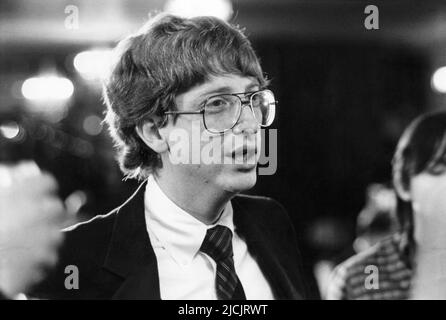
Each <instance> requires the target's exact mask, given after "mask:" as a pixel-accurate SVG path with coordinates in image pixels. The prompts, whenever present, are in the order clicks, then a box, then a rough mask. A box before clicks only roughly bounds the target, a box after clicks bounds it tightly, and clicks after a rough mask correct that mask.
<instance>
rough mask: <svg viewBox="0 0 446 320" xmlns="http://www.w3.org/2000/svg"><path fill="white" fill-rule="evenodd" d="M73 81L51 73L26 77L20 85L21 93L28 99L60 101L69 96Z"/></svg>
mask: <svg viewBox="0 0 446 320" xmlns="http://www.w3.org/2000/svg"><path fill="white" fill-rule="evenodd" d="M73 91H74V86H73V83H72V82H71V81H70V80H69V79H67V78H63V77H59V76H55V75H51V76H41V77H34V78H29V79H26V80H25V81H24V82H23V85H22V94H23V96H24V97H25V98H26V99H28V100H34V101H42V102H43V101H61V100H67V99H68V98H70V97H71V95H72V94H73Z"/></svg>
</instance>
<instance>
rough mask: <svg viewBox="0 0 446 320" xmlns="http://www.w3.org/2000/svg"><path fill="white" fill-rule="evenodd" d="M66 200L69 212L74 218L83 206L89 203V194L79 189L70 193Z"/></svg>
mask: <svg viewBox="0 0 446 320" xmlns="http://www.w3.org/2000/svg"><path fill="white" fill-rule="evenodd" d="M64 202H65V207H66V208H67V212H68V213H69V214H70V215H72V218H74V217H75V215H76V214H77V213H78V212H79V210H80V209H81V208H82V206H84V205H85V204H86V203H87V194H86V193H85V192H84V191H82V190H77V191H75V192H73V193H72V194H70V195H69V196H68V197H67V198H66V199H65V201H64Z"/></svg>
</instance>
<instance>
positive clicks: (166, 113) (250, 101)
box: [164, 89, 279, 134]
mask: <svg viewBox="0 0 446 320" xmlns="http://www.w3.org/2000/svg"><path fill="white" fill-rule="evenodd" d="M263 91H269V92H271V94H272V95H273V97H274V98H275V96H274V92H272V91H271V90H269V89H261V90H257V91H251V92H241V93H221V94H216V95H213V96H210V97H207V98H206V100H204V101H203V102H202V105H203V107H201V109H199V110H196V111H165V112H164V115H169V114H173V115H175V114H202V115H203V124H204V128H205V129H206V130H207V131H208V132H210V133H213V134H223V133H225V132H227V131H229V130H232V129H233V128H234V127H235V126H236V125H237V123H238V122H239V120H240V117H241V116H242V113H243V107H244V106H247V105H248V106H249V108H250V109H251V112H252V114H253V116H254V119H255V120H256V122H257V124H258V125H259V126H260V127H261V128H265V127H268V126H270V125H262V124H260V123H259V121H258V120H257V117H256V116H255V113H254V109H253V106H252V96H253V95H254V94H256V93H259V92H263ZM228 95H229V96H235V97H237V98H239V100H240V111H239V114H238V116H237V120H236V121H235V122H234V124H233V125H232V126H231V127H230V128H227V129H225V130H223V131H218V132H217V131H211V130H209V128H208V127H207V125H206V121H205V120H204V112H205V109H206V103H207V102H208V101H209V100H210V99H212V98H215V97H219V96H228ZM241 95H243V96H244V97H249V101H246V100H245V101H243V100H242V98H241V97H240V96H241ZM278 102H279V101H277V100H274V106H276V105H277V104H278Z"/></svg>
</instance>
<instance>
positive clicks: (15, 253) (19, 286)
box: [0, 162, 67, 297]
mask: <svg viewBox="0 0 446 320" xmlns="http://www.w3.org/2000/svg"><path fill="white" fill-rule="evenodd" d="M56 190H57V182H56V180H55V179H54V178H53V177H52V176H50V175H48V174H45V173H42V172H40V170H39V168H38V167H37V165H36V164H35V163H33V162H24V163H21V164H19V165H17V166H4V165H0V291H1V292H2V293H3V294H6V295H7V296H10V297H13V296H15V295H16V294H18V293H20V292H24V291H25V290H26V289H27V288H28V287H29V286H31V285H33V284H35V283H36V282H38V281H39V280H41V279H42V278H43V276H44V270H45V269H46V268H48V267H51V266H53V265H54V264H55V263H56V262H57V249H58V247H59V245H60V244H61V243H62V241H63V234H62V233H61V232H60V227H61V225H62V223H64V222H65V221H66V220H67V213H66V211H65V208H64V205H63V203H62V201H61V200H60V199H58V198H57V196H56V195H55V192H56Z"/></svg>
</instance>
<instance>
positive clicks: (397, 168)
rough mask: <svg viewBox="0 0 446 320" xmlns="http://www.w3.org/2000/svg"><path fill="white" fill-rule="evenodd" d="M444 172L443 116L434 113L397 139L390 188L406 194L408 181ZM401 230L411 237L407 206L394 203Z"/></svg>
mask: <svg viewBox="0 0 446 320" xmlns="http://www.w3.org/2000/svg"><path fill="white" fill-rule="evenodd" d="M445 171H446V112H445V111H440V112H434V113H428V114H425V115H422V116H420V117H418V118H416V119H415V120H414V121H413V122H412V123H411V124H410V125H409V126H408V127H407V128H406V130H405V131H404V133H403V135H402V136H401V138H400V140H399V142H398V146H397V148H396V152H395V155H394V158H393V184H394V187H395V189H396V191H397V194H399V195H402V194H404V193H407V192H409V190H410V181H411V178H412V177H414V176H416V175H418V174H420V173H422V172H426V173H429V174H431V175H439V174H442V173H444V172H445ZM397 215H398V220H399V223H400V225H401V227H402V228H403V229H405V230H407V231H409V233H410V237H412V233H413V210H412V206H411V204H410V202H407V201H404V200H403V197H402V196H399V199H398V208H397Z"/></svg>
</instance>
